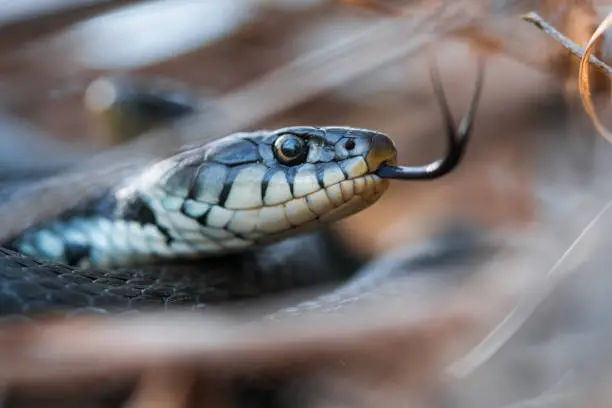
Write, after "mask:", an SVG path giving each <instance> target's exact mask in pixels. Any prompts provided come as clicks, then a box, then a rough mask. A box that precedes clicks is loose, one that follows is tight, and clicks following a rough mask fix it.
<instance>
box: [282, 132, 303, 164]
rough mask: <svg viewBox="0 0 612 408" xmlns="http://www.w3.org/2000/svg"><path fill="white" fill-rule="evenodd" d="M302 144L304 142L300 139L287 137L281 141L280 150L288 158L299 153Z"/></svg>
mask: <svg viewBox="0 0 612 408" xmlns="http://www.w3.org/2000/svg"><path fill="white" fill-rule="evenodd" d="M303 146H304V143H303V142H302V141H301V140H300V139H298V138H295V137H292V138H291V139H287V140H285V141H284V142H283V144H282V145H281V151H282V152H283V155H284V156H285V157H287V158H288V159H293V158H296V157H297V156H299V155H300V153H301V152H302V148H303Z"/></svg>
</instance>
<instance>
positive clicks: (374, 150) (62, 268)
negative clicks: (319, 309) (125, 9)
mask: <svg viewBox="0 0 612 408" xmlns="http://www.w3.org/2000/svg"><path fill="white" fill-rule="evenodd" d="M481 77H482V75H479V77H478V78H479V79H478V82H477V87H476V92H474V96H473V98H472V102H471V104H470V109H469V111H468V113H467V114H466V115H465V117H464V119H463V120H462V122H461V124H460V125H459V127H455V125H454V123H453V120H452V115H451V114H450V111H449V108H448V105H447V104H446V101H445V99H444V94H443V91H442V89H441V85H440V83H439V81H434V85H435V86H434V90H435V91H436V95H437V96H438V97H439V99H440V100H441V101H442V104H441V106H442V109H441V111H442V116H443V118H444V121H445V125H446V136H447V141H448V150H447V154H446V156H445V157H443V158H442V159H439V160H436V161H434V162H432V163H430V164H427V165H423V166H400V165H398V164H397V149H396V147H395V145H394V143H393V141H392V139H391V138H390V137H389V136H387V135H385V134H384V133H381V132H379V131H375V130H370V129H363V128H355V127H347V126H322V127H318V126H289V127H283V128H279V129H273V130H256V131H243V132H237V133H234V134H230V135H227V136H224V137H221V138H218V139H216V140H212V141H207V142H204V143H202V144H200V145H196V146H190V147H187V148H183V149H178V150H177V151H176V152H175V153H174V154H172V155H170V156H169V157H166V158H163V159H160V160H154V161H139V160H133V161H130V162H127V163H123V164H122V166H117V168H109V169H106V170H107V172H106V173H98V174H97V175H96V177H95V178H91V177H89V176H88V175H86V174H85V175H83V174H81V173H79V170H78V169H76V170H75V169H68V170H65V171H61V172H59V174H56V175H53V176H52V177H51V176H50V179H52V180H53V182H51V183H49V185H50V186H52V189H53V188H56V187H57V186H60V188H61V189H62V190H63V191H64V192H65V193H66V194H68V195H70V194H74V195H77V196H78V195H79V194H80V192H81V190H82V189H83V190H84V189H86V188H89V189H93V190H95V194H90V195H88V196H87V199H85V200H80V201H79V202H78V204H75V205H71V206H68V208H65V209H62V210H61V211H56V213H54V214H53V215H52V216H47V217H32V219H31V220H27V222H23V223H22V228H17V229H13V230H11V231H3V233H4V235H3V236H2V239H0V317H1V318H2V319H1V320H0V322H14V321H22V320H29V319H33V318H37V316H39V315H47V314H49V313H58V314H59V315H61V316H73V315H80V314H81V313H115V312H121V313H123V312H131V311H137V310H142V309H145V308H148V307H156V308H159V307H162V308H165V309H170V308H173V307H175V306H177V307H178V306H180V307H188V308H195V309H197V308H206V307H207V305H209V304H211V303H212V304H215V303H219V302H226V301H233V300H236V299H245V298H258V297H261V296H263V295H264V294H265V293H270V292H273V291H277V290H285V289H287V288H293V287H296V286H300V285H304V284H308V283H313V282H314V283H320V282H321V281H325V280H326V279H327V280H329V279H330V276H329V275H328V276H321V275H325V274H330V273H331V272H329V271H330V269H333V268H325V267H322V265H324V264H325V263H326V262H327V263H328V262H329V261H330V259H331V258H333V257H334V256H335V255H337V254H335V255H332V254H331V252H330V251H331V249H330V247H329V242H328V241H324V240H322V239H321V237H322V235H321V234H322V233H321V231H324V230H325V228H326V227H327V226H329V225H331V224H333V223H335V222H337V221H339V220H342V219H346V218H348V217H351V216H352V215H354V214H356V213H358V212H360V211H363V210H365V209H367V208H369V207H370V206H372V205H373V204H375V203H376V202H377V201H378V200H379V199H380V198H381V196H382V195H383V194H384V193H385V191H387V189H388V187H389V184H390V181H391V180H392V179H400V180H431V179H435V178H438V177H441V176H443V175H445V174H448V173H449V172H451V171H452V170H453V169H454V168H455V167H456V166H457V165H458V164H459V163H460V161H461V158H462V157H463V154H464V151H465V147H466V145H467V141H468V139H469V135H470V133H471V128H472V122H473V119H474V116H475V111H476V106H477V102H478V97H479V95H480V89H481V82H482V80H481ZM432 78H433V77H432ZM147 100H149V101H150V100H151V99H150V98H149V99H147ZM155 101H156V102H155V104H154V105H155V114H156V115H159V114H160V112H161V111H160V109H159V106H164V104H163V101H164V99H163V97H161V98H160V97H158V98H156V99H155ZM171 105H172V109H171V110H170V111H171V112H173V113H171V115H175V114H176V113H177V112H178V115H179V116H180V115H185V114H187V115H190V114H193V111H192V110H191V109H189V108H187V109H176V100H173V101H171ZM108 175H112V176H108ZM43 185H44V183H43ZM53 186H55V187H53ZM29 187H30V190H29V191H34V192H36V191H37V188H38V189H39V190H41V191H42V190H43V189H40V188H39V187H37V186H36V185H34V187H33V188H32V187H31V186H29ZM52 189H51V190H52ZM44 191H49V188H48V187H47V189H46V190H44ZM17 196H18V194H17ZM12 197H13V196H10V198H8V200H9V201H10V200H12V199H13V198H12ZM32 197H36V198H37V199H38V200H40V201H41V202H44V201H45V200H46V197H45V196H44V194H41V195H39V196H36V195H34V196H32ZM8 216H11V214H9V215H8ZM326 251H327V252H326ZM342 251H343V250H342V249H341V250H340V252H342ZM318 270H320V271H322V272H317V271H318ZM331 274H332V275H333V273H331ZM337 277H338V276H335V278H337Z"/></svg>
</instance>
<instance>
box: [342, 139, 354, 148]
mask: <svg viewBox="0 0 612 408" xmlns="http://www.w3.org/2000/svg"><path fill="white" fill-rule="evenodd" d="M344 148H345V149H346V150H353V149H354V148H355V141H353V140H347V141H346V142H344Z"/></svg>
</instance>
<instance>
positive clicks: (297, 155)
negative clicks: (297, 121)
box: [274, 134, 308, 166]
mask: <svg viewBox="0 0 612 408" xmlns="http://www.w3.org/2000/svg"><path fill="white" fill-rule="evenodd" d="M274 154H275V155H276V158H277V159H278V160H279V161H280V162H281V163H283V164H286V165H289V166H292V165H296V164H299V163H302V162H303V161H304V160H305V159H306V156H307V155H308V144H307V143H306V142H305V141H304V140H303V139H302V138H300V137H298V136H295V135H291V134H285V135H281V136H280V137H279V138H278V139H276V141H275V142H274Z"/></svg>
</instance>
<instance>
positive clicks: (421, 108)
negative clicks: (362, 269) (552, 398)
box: [0, 0, 612, 406]
mask: <svg viewBox="0 0 612 408" xmlns="http://www.w3.org/2000/svg"><path fill="white" fill-rule="evenodd" d="M399 11H401V12H402V13H403V14H401V13H399ZM529 11H537V12H538V13H539V14H540V15H541V16H542V17H543V18H545V19H546V20H547V21H548V22H550V23H551V24H552V25H554V26H555V27H556V28H557V29H558V30H559V31H561V32H562V33H564V34H565V35H566V36H568V37H569V38H570V39H572V40H573V41H575V42H577V43H579V44H581V45H584V44H585V43H586V41H587V40H588V39H589V38H590V36H591V35H592V34H593V31H594V30H595V28H596V26H597V25H598V24H599V23H600V22H601V20H602V19H603V18H604V17H605V16H606V15H607V13H608V12H610V11H612V3H610V2H606V1H593V2H591V1H579V0H550V1H546V0H541V1H538V0H488V1H485V0H438V1H409V0H394V1H390V0H380V1H375V0H370V1H350V2H349V1H340V0H167V1H127V0H124V1H121V0H114V1H113V0H107V1H96V0H91V1H83V0H81V1H76V0H0V109H1V112H0V133H1V135H0V178H2V176H1V174H2V172H4V173H5V174H9V173H10V172H20V171H26V172H27V171H34V170H36V169H39V170H40V171H41V172H42V174H44V173H45V171H47V169H50V168H54V166H59V167H61V166H64V165H67V164H70V163H75V162H79V161H83V160H86V159H87V158H89V157H92V156H93V155H95V154H97V153H100V152H104V151H106V150H109V149H111V148H116V147H117V146H118V145H119V144H120V143H122V142H126V141H125V140H113V139H112V138H110V137H109V134H108V132H107V131H105V129H106V128H105V126H106V125H107V124H106V123H105V122H104V121H103V120H102V118H101V117H99V115H96V113H95V106H96V104H98V103H103V102H104V99H105V97H108V95H106V96H105V94H104V92H105V90H104V89H102V88H104V87H102V88H100V87H98V88H95V87H90V85H91V84H92V81H94V80H95V79H97V78H99V77H100V76H105V75H111V74H112V75H114V74H118V73H121V74H130V75H136V76H143V77H145V76H148V77H152V78H158V79H162V78H163V80H169V81H178V83H181V84H183V85H182V86H185V92H186V93H188V94H189V95H190V97H194V98H201V103H202V113H201V114H200V115H199V116H198V117H197V119H195V120H188V121H186V122H184V123H182V122H181V123H180V124H177V126H176V127H175V128H172V129H171V131H169V132H165V133H164V134H163V135H161V134H159V135H158V134H153V135H145V136H144V137H145V138H147V137H151V138H153V137H160V138H161V137H162V136H163V138H165V143H167V144H168V145H169V146H172V147H177V146H181V145H184V144H190V143H197V142H198V141H201V140H206V139H209V138H213V137H218V136H222V135H225V134H228V133H231V132H234V131H239V130H256V129H263V128H276V127H282V126H294V125H314V126H333V125H340V126H352V127H364V128H369V129H375V130H378V131H382V132H384V133H386V134H387V135H389V136H390V137H391V138H392V139H393V140H394V142H395V143H396V146H397V148H398V157H399V160H400V162H401V163H402V164H407V165H419V164H425V163H428V162H430V161H432V160H435V159H437V158H439V157H441V156H442V155H443V154H444V151H445V139H444V124H443V122H442V117H441V115H440V110H439V105H438V102H437V100H436V99H435V97H434V94H433V91H432V86H431V82H430V79H429V67H430V63H431V61H432V58H433V59H434V60H435V61H436V62H437V64H438V66H439V68H440V72H441V77H442V81H443V85H444V89H445V92H446V95H447V96H448V99H449V103H450V106H451V109H452V111H453V114H454V116H455V120H456V122H457V123H458V122H459V120H460V118H461V117H462V115H463V114H464V113H465V112H466V111H467V109H468V104H469V101H470V99H471V96H472V92H473V90H474V83H475V80H476V56H477V55H478V54H480V55H485V56H486V57H487V63H486V73H485V82H484V92H483V97H482V99H481V104H480V107H479V109H478V114H477V117H476V122H475V124H474V134H473V138H472V142H471V143H470V144H469V146H468V148H467V154H466V156H465V158H464V160H463V162H462V163H461V165H460V166H459V167H458V168H457V169H456V171H454V172H452V173H451V174H449V175H447V176H445V177H443V178H441V179H439V180H435V181H430V182H399V181H397V182H392V185H391V188H390V190H389V191H388V192H387V193H386V194H385V195H384V196H383V197H382V198H381V200H380V201H379V202H378V203H377V204H376V205H374V206H372V207H371V208H369V209H367V210H366V211H363V212H361V213H359V214H357V215H355V216H353V217H350V218H349V219H346V220H344V221H342V222H339V223H338V224H337V225H335V226H334V229H336V230H337V231H338V232H339V234H340V236H341V237H343V239H344V240H345V241H346V242H347V244H348V245H350V246H351V248H353V249H354V250H355V251H358V253H361V254H364V255H367V256H369V257H372V258H374V257H376V256H380V255H382V254H384V253H387V252H388V251H390V250H392V249H397V248H401V247H402V246H404V245H406V244H408V243H411V242H420V241H421V240H423V239H425V238H426V237H428V236H430V235H431V234H432V233H433V232H434V231H437V230H440V229H443V228H444V226H446V225H448V224H449V223H457V222H458V223H464V224H469V225H472V226H478V227H481V228H483V229H485V230H503V231H507V230H512V231H514V232H517V231H518V232H521V231H530V230H531V229H532V228H533V227H534V225H540V224H546V225H547V228H558V229H559V230H562V231H571V233H568V234H567V235H563V238H567V239H568V240H571V239H573V238H574V237H575V235H576V234H577V233H578V231H579V230H578V229H576V228H577V227H576V225H578V224H580V222H578V221H579V220H582V221H584V219H585V218H588V216H589V215H591V214H592V213H589V212H586V210H584V208H585V207H584V206H585V205H586V206H587V207H589V206H591V207H592V205H593V202H592V201H590V200H587V199H586V198H585V197H587V198H588V199H591V198H592V196H593V195H594V191H596V194H595V195H606V192H607V193H610V192H611V191H612V189H610V187H612V186H610V185H609V182H607V181H606V180H609V178H606V174H609V173H607V172H606V171H605V170H606V169H608V170H609V169H610V168H609V167H610V165H611V163H612V161H611V160H609V159H610V155H609V153H610V147H609V144H608V143H607V142H606V141H605V140H603V138H601V137H600V136H598V135H597V134H596V132H595V131H594V129H593V127H592V125H591V123H590V121H589V119H588V117H587V116H586V114H585V113H584V110H583V108H582V105H581V102H580V100H579V97H578V94H577V92H576V86H577V85H576V84H577V71H576V66H577V65H576V61H577V60H575V59H572V58H570V57H569V55H568V53H567V51H566V50H565V49H563V48H562V47H561V46H560V45H559V43H558V42H557V41H555V40H553V39H552V38H550V37H549V36H548V35H547V34H545V33H544V32H542V31H541V30H540V29H538V28H537V27H535V26H534V25H533V24H530V23H527V22H525V21H523V20H521V19H520V15H521V14H523V13H527V12H529ZM607 44H608V43H607V42H606V41H603V42H602V45H601V47H600V49H599V50H598V56H599V57H600V58H602V59H604V60H605V61H608V59H607V57H608V54H609V49H610V48H609V46H608V45H607ZM597 81H599V82H597V83H596V84H595V85H594V88H593V89H594V94H595V96H599V97H601V98H602V100H603V101H604V102H605V103H603V104H600V105H598V106H599V108H598V109H599V110H600V112H601V115H603V116H605V113H604V112H607V111H606V109H607V102H608V98H609V84H608V83H607V78H597ZM107 91H108V90H107ZM100 101H102V102H100ZM128 142H130V141H128ZM602 175H603V176H602ZM602 180H603V181H602ZM606 189H610V190H606ZM585 202H586V204H585ZM591 207H589V208H591ZM574 233H576V234H574ZM501 371H503V370H501ZM477 384H482V383H477ZM464 397H465V396H464ZM607 401H609V399H607ZM463 402H464V403H465V406H470V405H469V403H467V402H466V401H465V400H464V401H463ZM472 402H473V401H472ZM0 405H1V404H0ZM145 406H146V405H145ZM160 406H170V405H163V404H162V405H160ZM177 406H178V405H177ZM364 406H365V405H364ZM482 406H486V404H484V405H482ZM495 406H497V405H495ZM500 406H502V405H500ZM530 406H531V405H530Z"/></svg>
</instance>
